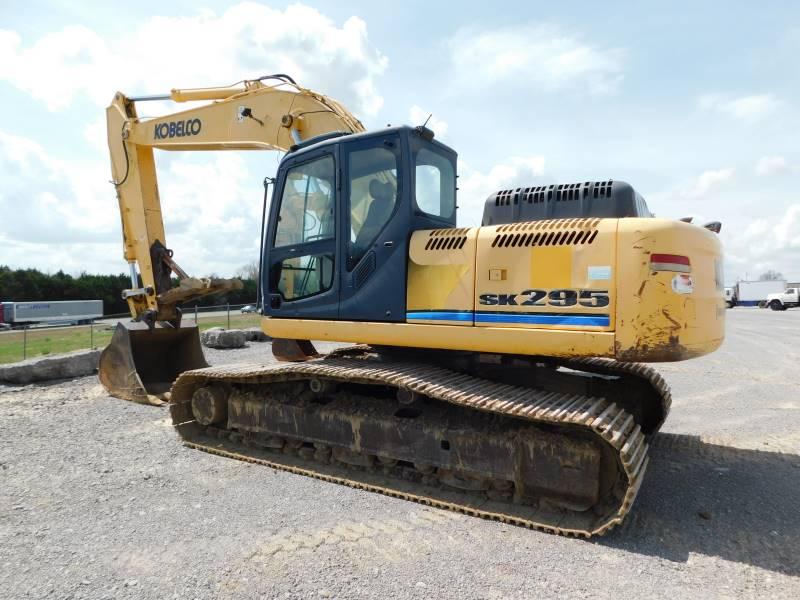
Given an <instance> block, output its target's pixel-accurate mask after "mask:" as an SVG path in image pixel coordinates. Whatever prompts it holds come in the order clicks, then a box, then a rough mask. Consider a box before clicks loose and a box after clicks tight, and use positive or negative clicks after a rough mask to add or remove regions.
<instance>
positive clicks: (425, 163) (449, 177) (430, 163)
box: [414, 148, 456, 219]
mask: <svg viewBox="0 0 800 600" xmlns="http://www.w3.org/2000/svg"><path fill="white" fill-rule="evenodd" d="M414 172H415V186H414V187H415V189H414V193H415V195H416V198H417V207H418V208H419V209H420V210H421V211H423V212H425V213H427V214H429V215H433V216H434V217H443V218H445V219H449V218H451V217H452V216H453V211H455V209H456V184H455V172H454V171H453V165H452V163H451V162H450V161H449V160H447V159H446V158H445V157H444V156H441V155H439V154H436V153H435V152H431V151H430V150H428V149H427V148H422V149H420V150H419V152H417V155H416V162H415V169H414Z"/></svg>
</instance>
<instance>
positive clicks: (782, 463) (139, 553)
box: [0, 309, 800, 598]
mask: <svg viewBox="0 0 800 600" xmlns="http://www.w3.org/2000/svg"><path fill="white" fill-rule="evenodd" d="M728 314H729V318H728V337H727V340H726V342H725V345H724V346H723V348H722V349H721V350H719V351H718V352H716V353H714V354H712V355H710V356H707V357H703V358H701V359H697V360H694V361H689V362H686V363H676V364H670V365H663V366H662V367H660V370H661V371H662V372H663V374H664V375H665V377H666V378H667V379H668V381H669V382H670V384H671V385H672V387H673V395H674V404H673V409H672V414H671V416H670V418H669V420H668V421H667V423H666V426H665V428H664V431H663V432H662V433H660V434H658V435H657V436H656V437H655V439H654V440H653V448H652V450H651V457H652V460H651V463H650V468H649V471H648V474H647V476H646V477H645V481H644V485H643V488H642V491H641V493H640V494H639V498H638V499H637V503H636V505H635V507H634V509H633V511H632V513H631V514H630V515H629V517H628V519H627V521H626V523H625V524H624V525H623V527H621V528H619V529H617V530H615V531H614V532H612V533H611V534H609V535H608V536H606V537H604V538H598V539H592V540H590V541H584V540H575V539H568V538H562V537H556V536H553V535H548V534H544V533H539V532H535V531H530V530H527V529H522V528H518V527H513V526H508V525H503V524H501V523H496V522H491V521H485V520H481V519H476V518H472V517H467V516H464V515H459V514H451V513H448V512H444V511H440V510H436V509H431V508H428V507H424V506H421V505H417V504H413V503H410V502H405V501H402V500H396V499H393V498H389V497H384V496H380V495H376V494H370V493H367V492H361V491H358V490H354V489H350V488H347V487H342V486H337V485H334V484H329V483H324V482H321V481H317V480H314V479H309V478H305V477H301V476H296V475H290V474H287V473H281V472H275V471H273V470H271V469H267V468H265V467H260V466H253V465H249V464H245V463H240V462H236V461H232V460H226V459H223V458H218V457H214V456H211V455H208V454H205V453H201V452H197V451H193V450H190V449H187V448H185V447H183V446H182V445H181V444H180V442H179V441H178V437H177V435H176V434H175V433H174V432H173V431H172V428H171V427H170V425H169V419H168V415H167V413H166V411H165V410H163V409H159V408H154V407H147V406H139V405H135V404H131V403H127V402H123V401H120V400H115V399H113V398H110V397H108V396H107V395H106V394H105V392H104V391H103V389H102V388H101V387H100V385H99V384H98V383H97V381H96V379H95V378H92V377H87V378H82V379H77V380H73V381H66V382H59V383H54V384H51V385H38V386H28V387H24V388H18V389H14V388H8V387H6V388H0V596H2V597H4V598H39V597H53V598H251V597H281V598H283V597H286V598H374V597H393V598H394V597H396V598H472V597H475V598H527V597H547V596H558V597H601V598H603V597H614V598H636V597H655V598H675V597H686V596H689V595H691V596H692V597H737V598H739V597H764V598H767V597H769V598H797V597H800V578H798V575H800V520H799V519H798V515H799V514H800V511H798V508H797V503H798V496H800V494H798V492H799V491H800V401H798V398H797V395H798V389H797V376H796V373H797V369H798V366H800V353H799V352H798V350H797V347H798V338H797V334H798V332H800V310H793V311H787V312H783V313H775V312H772V311H764V310H757V309H733V310H731V311H729V312H728ZM268 356H269V348H268V346H267V345H265V344H252V345H251V347H249V348H246V349H243V350H231V351H208V358H209V360H210V362H212V363H214V364H222V363H226V362H261V361H267V360H268V358H267V357H268Z"/></svg>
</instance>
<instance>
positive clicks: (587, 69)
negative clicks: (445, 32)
mask: <svg viewBox="0 0 800 600" xmlns="http://www.w3.org/2000/svg"><path fill="white" fill-rule="evenodd" d="M448 45H449V48H450V53H451V58H452V61H453V63H454V65H455V68H456V73H457V76H458V77H459V78H460V79H461V80H462V81H463V82H468V83H472V84H473V85H476V86H479V85H485V83H487V82H489V83H498V82H509V81H512V80H513V81H517V82H520V83H522V84H524V85H526V86H530V87H535V88H541V89H543V90H545V91H556V90H559V89H561V88H563V87H564V86H566V85H568V84H579V85H581V88H582V89H588V90H589V91H591V92H592V93H597V94H604V93H612V92H614V91H616V89H617V87H618V86H619V84H620V82H621V81H622V78H623V67H624V63H625V56H626V52H625V51H624V50H622V49H620V48H599V47H596V46H592V45H590V44H589V43H587V42H584V41H582V40H581V39H580V37H578V36H576V35H575V34H572V33H568V32H566V31H564V30H563V29H561V28H559V27H556V26H554V25H519V26H514V27H507V28H502V29H493V30H485V31H475V30H462V31H460V32H458V33H457V34H456V35H455V36H454V37H453V38H451V39H450V41H449V44H448Z"/></svg>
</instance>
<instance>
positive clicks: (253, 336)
mask: <svg viewBox="0 0 800 600" xmlns="http://www.w3.org/2000/svg"><path fill="white" fill-rule="evenodd" d="M244 336H245V339H246V340H247V341H248V342H268V341H270V340H271V339H272V338H271V337H269V336H268V335H267V334H266V333H264V332H263V331H261V329H260V328H258V327H248V328H247V329H245V330H244Z"/></svg>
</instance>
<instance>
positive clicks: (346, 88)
mask: <svg viewBox="0 0 800 600" xmlns="http://www.w3.org/2000/svg"><path fill="white" fill-rule="evenodd" d="M0 56H2V57H3V60H2V61H0V79H2V80H6V81H8V82H10V83H11V84H12V85H14V86H16V87H17V88H19V89H21V90H23V91H25V92H27V93H29V94H30V95H31V96H33V97H34V98H36V99H37V100H39V101H41V102H43V103H44V104H45V105H46V106H47V107H48V109H50V110H53V111H56V110H61V109H63V108H65V107H67V106H69V105H71V104H72V103H73V102H75V101H76V99H77V98H82V97H87V98H88V99H90V100H91V101H92V102H94V103H95V104H96V105H97V106H104V105H106V104H107V103H108V102H109V101H110V99H111V97H112V95H113V93H114V91H115V90H123V91H125V92H126V93H128V94H152V93H165V92H168V91H169V90H170V89H172V88H173V87H198V86H209V85H227V84H231V83H233V80H235V79H239V78H253V77H257V76H260V75H265V74H268V73H274V72H280V73H288V74H290V75H292V76H293V77H294V78H295V80H296V81H297V82H298V83H299V84H301V85H304V86H306V87H312V88H316V89H321V90H325V92H326V93H328V94H330V95H331V96H333V97H335V98H336V99H337V100H339V101H341V102H342V103H343V104H344V105H345V106H348V107H350V108H351V110H353V111H354V112H360V113H364V114H367V115H373V114H375V113H376V112H377V111H378V110H379V109H380V108H381V106H382V105H383V98H382V97H381V96H380V94H379V93H378V92H377V89H376V85H375V79H376V78H377V77H379V76H380V75H381V74H382V73H383V72H384V70H385V69H386V66H387V64H388V61H387V58H386V57H385V56H384V55H383V54H382V53H381V52H380V51H379V50H378V49H377V48H376V47H375V46H374V45H373V44H371V42H370V41H369V38H368V36H367V27H366V24H365V23H364V21H363V20H361V19H360V18H358V17H351V18H349V19H347V20H346V21H345V22H344V23H343V24H342V26H341V27H338V26H337V25H336V24H335V23H334V22H333V21H331V20H330V19H329V18H328V17H326V16H324V15H323V14H321V13H320V12H319V11H317V10H316V9H313V8H309V7H306V6H303V5H300V4H294V5H291V6H289V7H287V8H286V10H283V11H281V10H275V9H271V8H269V7H267V6H263V5H261V4H256V3H253V2H243V3H241V4H238V5H235V6H233V7H231V8H229V9H227V10H226V11H225V12H223V13H222V14H219V15H217V14H215V13H214V12H212V11H209V10H202V11H199V12H197V13H196V14H195V15H194V16H191V17H152V18H150V19H148V20H147V21H145V22H143V24H142V25H140V26H139V27H136V28H133V29H132V30H131V32H130V33H129V34H127V35H122V36H119V37H113V38H112V37H103V36H101V35H99V34H98V33H97V32H95V31H93V30H91V29H89V28H87V27H85V26H82V25H72V26H67V27H64V28H63V29H61V30H60V31H56V32H51V33H47V34H45V35H43V36H41V37H40V38H38V39H36V40H34V41H33V42H32V43H29V42H27V41H24V40H23V39H22V38H21V37H20V36H19V35H18V34H17V33H16V32H14V31H8V30H0ZM265 71H266V72H265Z"/></svg>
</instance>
